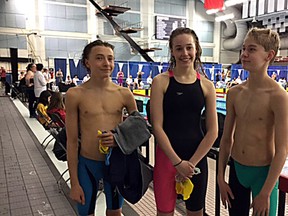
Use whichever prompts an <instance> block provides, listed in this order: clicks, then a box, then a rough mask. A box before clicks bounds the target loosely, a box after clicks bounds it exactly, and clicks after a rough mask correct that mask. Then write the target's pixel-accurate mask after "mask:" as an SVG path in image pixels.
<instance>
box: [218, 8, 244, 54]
mask: <svg viewBox="0 0 288 216" xmlns="http://www.w3.org/2000/svg"><path fill="white" fill-rule="evenodd" d="M230 13H233V14H234V18H233V19H229V20H225V21H223V22H224V23H225V27H224V30H223V36H224V38H225V39H224V41H223V48H224V49H225V50H230V51H235V50H240V49H241V47H242V44H243V41H244V38H245V36H246V34H247V31H248V27H247V24H246V22H245V21H243V22H239V21H237V22H235V20H240V19H241V13H240V12H239V10H238V9H236V8H235V7H228V8H227V9H226V10H224V11H222V12H219V13H217V15H220V14H221V15H223V14H230ZM227 37H228V38H227Z"/></svg>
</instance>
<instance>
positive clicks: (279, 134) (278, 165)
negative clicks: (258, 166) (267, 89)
mask: <svg viewBox="0 0 288 216" xmlns="http://www.w3.org/2000/svg"><path fill="white" fill-rule="evenodd" d="M271 106H272V111H273V113H274V122H275V123H274V125H275V138H274V139H275V155H274V158H273V160H272V162H271V165H270V169H269V172H268V177H267V179H266V181H265V183H264V185H263V188H262V190H261V191H260V194H263V195H267V196H270V194H271V192H272V190H273V187H274V185H275V184H276V181H277V180H278V178H279V176H280V174H281V171H282V169H283V166H284V163H285V160H286V157H287V150H288V146H287V145H288V135H287V131H288V95H287V93H286V92H284V91H281V93H279V94H277V95H276V96H271Z"/></svg>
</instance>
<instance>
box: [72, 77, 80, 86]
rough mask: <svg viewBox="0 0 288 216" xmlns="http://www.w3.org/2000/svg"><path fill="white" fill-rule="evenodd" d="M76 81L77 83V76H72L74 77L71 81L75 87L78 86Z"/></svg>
mask: <svg viewBox="0 0 288 216" xmlns="http://www.w3.org/2000/svg"><path fill="white" fill-rule="evenodd" d="M78 81H79V78H78V76H77V75H74V77H73V79H72V82H73V83H74V84H75V86H77V85H78V83H77V82H78Z"/></svg>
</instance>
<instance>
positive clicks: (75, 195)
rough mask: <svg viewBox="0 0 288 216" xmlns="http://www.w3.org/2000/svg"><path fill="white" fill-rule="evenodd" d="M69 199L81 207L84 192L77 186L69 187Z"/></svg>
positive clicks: (83, 202) (83, 201)
mask: <svg viewBox="0 0 288 216" xmlns="http://www.w3.org/2000/svg"><path fill="white" fill-rule="evenodd" d="M70 198H71V199H72V200H74V201H76V202H78V203H80V204H82V205H85V196H84V191H83V189H82V187H81V186H80V185H79V184H78V185H74V186H71V190H70Z"/></svg>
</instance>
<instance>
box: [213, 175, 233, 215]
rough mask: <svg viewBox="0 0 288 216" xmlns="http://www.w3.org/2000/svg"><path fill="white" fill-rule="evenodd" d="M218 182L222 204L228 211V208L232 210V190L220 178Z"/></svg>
mask: <svg viewBox="0 0 288 216" xmlns="http://www.w3.org/2000/svg"><path fill="white" fill-rule="evenodd" d="M217 180H218V186H219V190H220V195H221V201H222V204H223V205H224V207H225V209H227V207H228V206H229V208H231V202H230V199H234V195H233V193H232V190H231V188H230V186H229V185H228V184H227V182H226V181H225V180H224V179H223V178H220V177H219V176H218V178H217Z"/></svg>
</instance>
